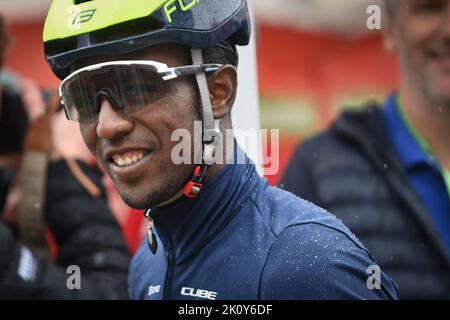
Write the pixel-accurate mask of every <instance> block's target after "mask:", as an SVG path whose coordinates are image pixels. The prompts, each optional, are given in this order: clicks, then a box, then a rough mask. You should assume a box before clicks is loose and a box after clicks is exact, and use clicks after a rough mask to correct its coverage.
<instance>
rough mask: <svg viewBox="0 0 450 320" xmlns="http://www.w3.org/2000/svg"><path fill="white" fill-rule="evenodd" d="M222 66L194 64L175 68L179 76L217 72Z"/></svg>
mask: <svg viewBox="0 0 450 320" xmlns="http://www.w3.org/2000/svg"><path fill="white" fill-rule="evenodd" d="M221 67H222V65H220V64H202V65H193V66H184V67H177V68H175V69H174V71H175V74H176V75H177V76H188V75H192V74H196V73H199V72H206V73H207V72H215V71H217V70H219V69H220V68H221Z"/></svg>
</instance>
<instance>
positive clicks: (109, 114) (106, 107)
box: [97, 98, 134, 140]
mask: <svg viewBox="0 0 450 320" xmlns="http://www.w3.org/2000/svg"><path fill="white" fill-rule="evenodd" d="M133 126H134V124H133V121H132V119H130V118H128V117H127V116H125V115H122V114H121V113H120V112H119V111H118V110H116V109H115V108H114V107H113V105H112V104H111V102H110V101H109V100H108V99H107V98H104V99H102V101H101V102H100V111H99V115H98V124H97V136H98V137H100V138H104V139H108V140H114V139H118V138H120V137H122V136H124V135H126V134H127V133H129V132H131V131H132V130H133Z"/></svg>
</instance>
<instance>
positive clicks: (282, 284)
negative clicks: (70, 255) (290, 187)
mask: <svg viewBox="0 0 450 320" xmlns="http://www.w3.org/2000/svg"><path fill="white" fill-rule="evenodd" d="M80 2H81V3H80ZM102 4H104V2H102V1H95V0H93V1H88V2H86V1H78V2H76V3H73V4H72V5H73V6H78V7H76V8H77V10H75V12H79V14H78V15H77V16H76V17H74V18H73V17H70V19H69V18H68V17H67V15H68V14H70V12H74V10H72V11H70V10H67V8H66V7H64V6H63V5H61V3H60V2H59V3H58V1H55V2H54V3H53V5H52V7H51V9H50V12H49V14H48V17H47V21H46V26H45V30H44V47H45V50H46V58H47V60H48V62H49V65H50V66H51V67H52V70H53V71H54V73H55V74H56V75H57V76H59V77H60V78H61V79H64V80H63V82H62V84H61V87H60V92H61V96H62V100H63V102H64V107H65V111H66V115H67V117H68V118H69V119H71V120H75V121H78V122H80V129H81V132H82V135H83V138H84V140H85V142H86V145H87V146H88V147H89V149H90V150H91V152H92V153H93V154H94V155H95V156H96V157H97V159H98V161H99V162H100V164H101V165H102V167H103V168H104V170H105V171H106V172H107V173H108V174H109V175H110V176H111V178H112V179H113V180H114V182H115V184H116V186H117V189H118V191H119V192H120V194H121V196H122V198H123V199H124V201H126V202H127V203H128V204H129V205H130V206H132V207H134V208H140V209H145V212H146V217H147V218H148V219H149V221H150V230H149V234H148V237H147V238H146V239H145V240H144V242H143V243H142V246H141V247H140V249H139V251H138V253H137V254H136V256H135V257H134V259H133V262H132V266H131V268H130V275H129V286H130V295H131V298H132V299H149V300H153V299H207V300H216V299H217V300H219V299H220V300H230V299H251V300H253V299H396V298H397V292H396V287H395V284H394V283H393V282H392V281H391V280H390V278H388V277H387V275H386V274H385V273H383V272H382V271H381V270H380V268H379V267H378V266H377V264H376V262H375V260H374V259H373V258H372V256H371V255H370V254H369V253H368V251H367V250H366V249H365V248H364V247H363V245H362V244H361V243H360V242H359V241H358V240H357V239H356V237H355V236H354V235H353V234H352V233H351V232H350V231H349V230H348V229H347V228H346V227H345V226H344V225H343V224H342V223H341V222H340V221H338V220H337V219H336V218H335V217H334V216H332V215H330V214H328V213H327V212H326V211H325V210H323V209H320V208H318V207H317V206H315V205H314V204H311V203H309V202H306V201H304V200H302V199H300V198H298V197H296V196H294V195H292V194H290V193H288V192H285V191H282V190H280V189H278V188H274V187H269V186H268V185H267V182H266V180H264V179H262V178H261V177H260V176H259V175H258V174H257V172H256V169H255V165H254V164H253V163H251V161H250V160H249V159H248V158H247V156H246V155H245V153H244V152H243V151H242V150H241V149H240V148H239V147H238V146H237V145H236V144H235V142H234V139H232V141H231V142H232V143H231V144H228V143H229V142H230V141H226V143H227V145H226V148H225V149H224V150H222V151H223V153H224V154H226V155H227V157H226V158H225V159H226V160H227V161H226V164H223V163H221V162H220V161H216V160H217V159H219V158H220V156H221V155H222V151H221V148H220V142H221V137H222V136H223V137H224V136H226V134H225V133H226V130H227V129H228V130H229V129H231V128H232V124H231V115H230V113H231V109H232V106H233V104H234V101H235V98H236V91H237V64H238V55H237V51H236V45H246V44H248V42H249V38H250V19H249V13H248V9H247V3H246V1H245V0H229V1H226V2H224V1H222V0H208V1H200V2H198V1H192V2H190V3H189V4H187V3H186V1H184V2H183V1H178V2H176V1H150V2H149V1H147V0H146V1H144V0H142V1H133V3H132V5H131V4H130V1H129V0H127V1H125V0H124V1H115V6H114V7H110V6H108V8H105V7H102ZM130 6H131V7H130ZM97 15H98V16H101V17H102V19H98V20H96V17H97ZM108 17H109V20H108V19H107V18H108ZM66 18H67V19H69V20H67V19H66ZM66 20H67V21H73V22H74V23H76V24H77V28H71V27H70V24H69V25H68V24H67V23H66ZM85 21H87V22H85ZM62 22H64V23H62ZM78 22H79V23H78ZM55 26H57V27H58V28H57V29H56V30H55ZM200 120H201V121H202V130H201V131H202V132H200V136H201V141H200V145H202V146H203V148H200V149H199V152H196V148H195V145H196V143H195V142H194V143H192V145H193V146H194V147H193V148H192V150H191V148H189V147H190V146H191V142H189V143H188V147H187V148H186V149H184V150H183V152H181V153H183V154H182V157H183V158H185V157H186V156H188V158H189V156H191V158H195V161H193V162H189V160H186V161H182V162H181V164H180V163H177V161H175V160H174V150H175V149H176V148H177V146H178V141H179V140H177V141H173V140H172V139H171V136H172V135H173V134H174V133H175V132H178V133H179V132H185V133H186V132H187V133H188V135H189V136H191V137H192V136H195V134H194V129H195V122H196V121H200ZM217 120H220V125H217V123H216V121H217ZM180 130H181V131H180ZM230 145H231V146H232V147H233V148H231V149H232V150H233V152H230V153H228V152H226V151H227V150H230V149H229V147H230ZM175 153H176V152H175ZM177 154H178V153H177Z"/></svg>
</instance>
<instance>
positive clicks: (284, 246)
mask: <svg viewBox="0 0 450 320" xmlns="http://www.w3.org/2000/svg"><path fill="white" fill-rule="evenodd" d="M239 152H242V151H239ZM235 157H236V155H235ZM151 218H152V219H153V220H154V230H155V233H156V241H157V243H158V249H157V251H156V253H155V254H153V253H152V252H151V251H150V249H149V247H148V245H147V239H144V241H143V243H142V245H141V247H140V249H139V250H138V252H137V254H136V256H135V257H134V259H133V262H132V264H131V267H130V275H129V286H130V288H129V289H130V295H131V298H132V299H148V300H159V299H175V300H177V299H210V300H216V299H217V300H240V299H246V300H255V299H275V300H276V299H396V298H397V289H396V286H395V284H394V283H393V282H392V280H391V279H390V278H388V277H387V276H386V274H384V273H383V272H382V271H380V272H378V273H377V271H374V270H377V267H376V262H375V261H374V259H373V258H372V256H371V255H370V254H369V253H368V252H367V250H366V249H365V248H364V247H363V245H362V244H361V243H360V241H359V240H358V239H357V238H356V237H355V236H354V235H353V234H352V233H351V232H350V231H349V230H348V229H347V228H346V227H345V226H344V225H343V224H342V223H341V222H340V221H339V220H337V219H336V218H335V217H334V216H332V215H331V214H329V213H327V212H326V211H325V210H323V209H321V208H319V207H317V206H315V205H314V204H312V203H309V202H307V201H305V200H302V199H300V198H298V197H296V196H294V195H292V194H291V193H288V192H285V191H283V190H281V189H278V188H275V187H270V186H269V185H268V184H267V181H266V180H265V179H263V178H261V177H260V176H259V175H258V173H257V172H256V169H255V166H254V164H252V163H250V161H249V160H248V158H246V164H243V165H238V164H235V165H226V166H225V169H223V170H222V171H221V172H220V173H219V174H218V175H216V176H214V177H212V178H211V179H210V180H209V181H208V182H207V183H206V184H205V185H204V188H203V190H202V191H201V193H200V195H199V196H198V198H197V199H195V200H191V199H187V198H183V199H180V200H178V201H177V202H175V203H173V204H170V205H168V206H166V207H163V208H158V209H154V210H153V211H152V213H151ZM373 272H375V273H373ZM371 275H372V276H375V277H377V275H379V278H376V279H379V286H377V282H376V281H377V280H376V279H375V278H373V277H372V278H370V279H369V277H370V276H371ZM368 283H369V284H372V285H368ZM374 287H375V288H374ZM377 287H378V288H379V289H377Z"/></svg>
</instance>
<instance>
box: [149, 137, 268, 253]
mask: <svg viewBox="0 0 450 320" xmlns="http://www.w3.org/2000/svg"><path fill="white" fill-rule="evenodd" d="M235 145H236V148H235V162H234V163H236V160H237V159H244V161H245V164H227V165H225V166H224V169H223V170H222V171H221V172H219V173H218V174H217V175H215V176H213V177H211V178H210V179H208V180H207V181H206V183H205V184H204V186H203V189H202V191H201V192H200V194H199V196H198V197H197V198H196V199H194V200H192V199H188V198H186V197H182V198H180V199H179V200H177V201H176V202H174V203H172V204H169V205H167V206H165V207H161V208H155V209H152V212H151V213H150V217H151V218H152V219H153V222H154V230H155V232H156V234H157V236H158V238H159V240H160V241H161V243H162V244H163V246H164V249H165V251H166V253H170V254H169V257H170V259H171V260H176V261H180V260H183V259H185V258H187V257H188V256H190V255H191V254H193V253H195V252H196V251H197V250H199V249H200V248H201V247H202V246H204V245H206V244H207V243H208V242H209V241H210V240H211V239H213V238H214V236H215V235H216V234H217V233H219V232H220V231H221V230H222V229H223V228H224V227H225V226H226V225H227V224H228V223H229V221H231V219H232V218H233V217H234V216H235V215H236V214H237V212H238V211H239V209H240V208H241V207H242V205H243V204H244V203H245V202H246V201H247V200H248V198H249V197H250V195H251V194H252V192H253V191H254V189H255V188H256V187H257V186H258V185H259V184H260V183H261V180H260V179H261V178H260V177H259V175H258V173H257V171H256V168H255V166H254V164H253V163H251V160H250V159H249V158H248V157H247V155H246V154H245V153H244V151H242V150H241V149H240V148H239V147H238V146H237V144H235Z"/></svg>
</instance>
